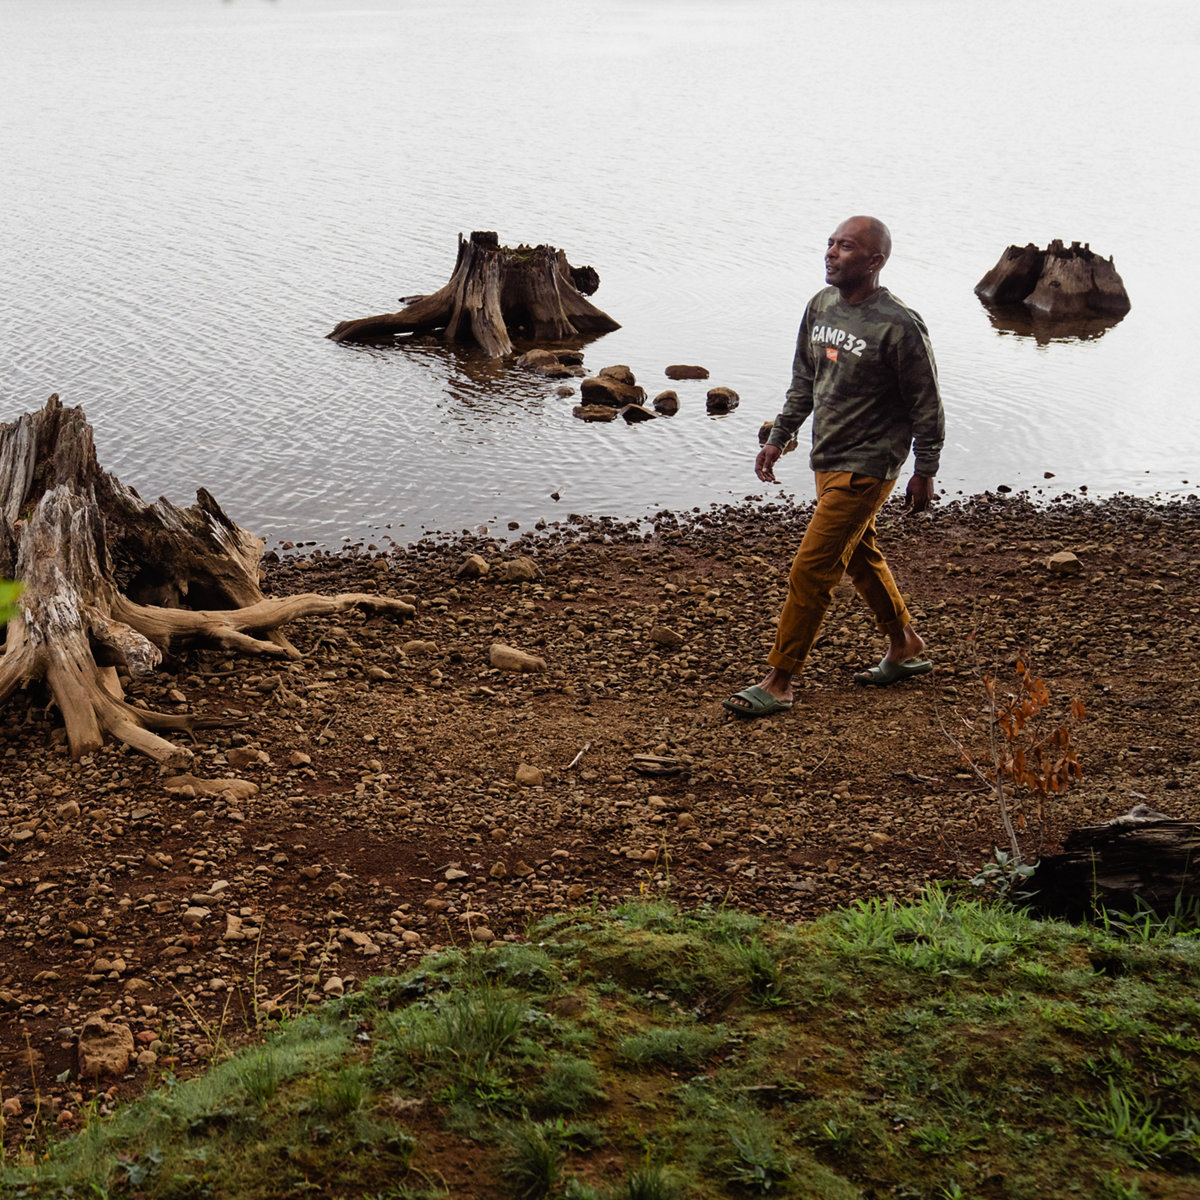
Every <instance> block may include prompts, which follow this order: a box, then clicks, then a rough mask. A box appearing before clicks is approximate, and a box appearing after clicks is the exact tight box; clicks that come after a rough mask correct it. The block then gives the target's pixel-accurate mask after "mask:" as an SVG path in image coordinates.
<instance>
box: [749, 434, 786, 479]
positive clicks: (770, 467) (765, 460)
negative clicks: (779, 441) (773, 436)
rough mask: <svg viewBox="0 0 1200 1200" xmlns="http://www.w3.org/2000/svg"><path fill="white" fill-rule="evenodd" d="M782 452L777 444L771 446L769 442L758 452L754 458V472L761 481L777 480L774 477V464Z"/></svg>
mask: <svg viewBox="0 0 1200 1200" xmlns="http://www.w3.org/2000/svg"><path fill="white" fill-rule="evenodd" d="M782 453H783V451H782V450H781V449H780V448H779V447H778V446H772V445H771V444H770V442H768V443H767V444H766V445H765V446H764V447H763V448H762V449H761V450H760V451H759V452H758V457H757V458H756V459H755V460H754V473H755V475H757V476H758V477H759V479H761V480H762V481H763V483H778V482H779V480H778V479H776V478H775V464H776V463H777V462H778V461H779V456H780V455H781V454H782Z"/></svg>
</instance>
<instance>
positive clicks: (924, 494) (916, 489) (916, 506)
mask: <svg viewBox="0 0 1200 1200" xmlns="http://www.w3.org/2000/svg"><path fill="white" fill-rule="evenodd" d="M760 478H761V476H760ZM932 503H933V477H932V476H930V475H915V474H914V475H913V477H912V478H911V479H910V480H909V481H908V487H907V488H906V489H905V491H904V511H905V512H911V513H919V512H924V511H925V510H926V509H927V508H928V507H929V506H930V505H931V504H932Z"/></svg>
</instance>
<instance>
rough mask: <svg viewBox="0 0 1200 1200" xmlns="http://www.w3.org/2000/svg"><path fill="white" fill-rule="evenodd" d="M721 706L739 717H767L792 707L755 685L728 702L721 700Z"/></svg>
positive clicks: (743, 690)
mask: <svg viewBox="0 0 1200 1200" xmlns="http://www.w3.org/2000/svg"><path fill="white" fill-rule="evenodd" d="M721 704H722V705H723V706H724V707H725V708H727V709H728V710H729V711H730V712H731V713H735V714H736V715H737V716H739V717H769V716H770V715H771V714H772V713H777V712H782V711H783V710H784V709H786V708H791V707H792V701H791V700H782V699H780V698H779V697H778V696H776V695H773V694H772V693H771V692H768V691H767V689H766V688H763V687H759V686H758V685H757V684H751V686H750V687H748V688H742V690H741V691H740V692H737V693H736V694H734V695H732V696H730V697H729V699H728V700H722V701H721Z"/></svg>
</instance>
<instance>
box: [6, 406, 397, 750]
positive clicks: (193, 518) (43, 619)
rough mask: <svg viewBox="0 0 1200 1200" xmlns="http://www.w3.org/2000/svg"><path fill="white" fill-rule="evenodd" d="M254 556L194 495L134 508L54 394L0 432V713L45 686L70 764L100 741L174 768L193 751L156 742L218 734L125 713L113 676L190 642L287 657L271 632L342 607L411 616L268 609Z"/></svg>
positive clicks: (82, 423) (207, 502)
mask: <svg viewBox="0 0 1200 1200" xmlns="http://www.w3.org/2000/svg"><path fill="white" fill-rule="evenodd" d="M262 551H263V542H262V540H261V539H260V538H257V537H254V536H252V535H251V534H249V533H247V532H246V531H245V530H244V529H241V528H239V527H238V526H237V525H236V524H234V522H233V521H231V520H230V519H229V517H228V516H226V514H225V513H224V512H223V511H222V509H221V507H220V505H218V504H217V502H216V501H215V500H214V499H213V498H212V496H210V495H209V494H208V492H206V491H204V490H203V489H201V490H200V491H198V492H197V494H196V503H195V504H194V505H193V506H191V507H190V508H179V507H177V506H176V505H174V504H172V503H170V501H168V500H159V501H157V502H156V503H155V504H146V503H145V502H144V501H143V500H142V499H141V497H140V496H139V495H138V494H137V492H135V491H134V490H133V489H132V488H129V487H126V486H125V485H124V484H122V483H121V481H120V480H118V479H117V478H116V477H115V476H113V475H110V474H108V473H107V472H105V471H103V470H101V468H100V466H99V463H98V462H97V460H96V449H95V445H94V442H93V438H92V430H91V426H90V425H89V424H88V422H87V418H86V417H85V416H84V414H83V410H82V409H80V408H70V409H65V408H63V406H62V405H61V403H60V402H59V399H58V396H57V395H54V396H51V397H50V399H49V400H48V401H47V403H46V406H45V408H43V409H41V411H39V412H35V413H26V414H25V415H24V416H22V417H20V418H19V419H18V420H17V421H15V422H14V423H12V424H10V425H0V576H11V577H13V578H15V579H16V580H17V581H18V582H19V583H21V584H22V585H23V590H22V592H21V595H20V597H19V599H18V602H17V614H16V616H14V617H13V618H12V619H11V620H10V621H9V622H8V625H7V627H6V634H7V636H6V638H5V642H4V648H3V649H4V652H3V656H0V706H2V705H4V704H5V703H6V702H7V701H8V700H10V699H11V697H12V696H13V694H14V693H15V692H16V691H17V690H18V689H20V688H23V687H24V688H29V687H36V686H39V685H41V684H44V685H45V686H46V688H47V689H48V690H49V692H50V696H51V699H52V700H53V701H54V703H55V704H57V706H58V708H59V710H60V712H61V713H62V716H63V722H64V724H65V726H66V734H67V741H68V744H69V746H70V749H71V753H72V754H73V755H74V756H75V757H76V758H78V757H79V756H80V755H83V754H87V753H89V752H90V751H92V750H95V749H98V748H99V747H100V746H101V745H102V744H103V742H104V739H105V737H106V736H107V735H111V736H113V737H116V738H117V739H118V740H120V741H122V742H125V743H126V744H127V745H129V746H132V747H133V748H135V749H137V750H140V751H142V752H143V753H145V754H148V755H150V756H151V757H152V758H154V759H155V760H156V761H158V762H161V763H164V764H167V765H174V766H180V765H183V764H185V763H186V762H188V761H189V760H190V759H191V757H192V754H191V751H190V750H187V749H186V748H184V747H181V746H178V745H175V744H174V743H172V742H170V741H168V740H167V739H166V738H164V737H161V736H159V733H158V732H154V731H156V730H157V731H161V732H172V731H173V732H176V733H185V734H190V733H192V732H194V731H195V730H197V729H201V728H206V727H212V726H214V725H217V724H226V723H227V722H225V721H218V720H210V719H207V718H203V717H195V716H176V715H167V714H164V713H156V712H152V711H149V710H146V709H143V708H140V707H135V706H133V705H131V704H128V703H126V702H125V698H124V686H123V684H122V682H121V677H120V675H119V674H118V668H122V669H123V670H124V671H125V672H126V673H127V674H128V676H130V677H131V678H137V677H138V676H141V675H145V674H147V673H148V672H150V671H152V670H154V668H155V667H156V666H157V665H158V663H159V661H160V660H161V657H162V654H163V652H164V651H165V650H166V649H167V648H168V647H169V646H170V645H171V644H172V642H173V641H176V640H191V639H198V640H203V641H208V642H210V643H214V644H216V645H220V646H225V647H227V648H229V649H231V650H236V651H240V652H243V653H249V654H261V655H269V656H274V657H281V656H286V657H289V658H298V657H299V651H297V650H296V649H295V647H294V646H292V645H291V643H290V642H288V640H287V639H286V638H285V637H284V636H283V635H282V634H281V633H279V632H278V629H279V627H280V626H281V625H284V624H286V623H287V622H288V621H291V620H294V619H295V618H296V617H302V616H310V615H319V614H325V613H333V612H340V611H342V610H344V609H346V608H351V607H369V608H373V609H377V610H381V611H386V612H390V613H391V614H392V615H394V616H397V617H401V618H403V617H410V616H412V615H413V612H414V610H413V609H412V607H411V606H410V605H407V604H404V603H402V602H401V601H399V600H393V599H388V598H384V597H380V596H371V595H358V594H353V593H351V594H344V595H340V596H319V595H312V594H309V595H303V596H291V597H287V598H285V599H280V600H271V599H267V598H266V597H265V596H264V595H263V593H262V591H261V590H260V588H259V586H258V578H259V577H258V567H259V562H260V560H261V558H262Z"/></svg>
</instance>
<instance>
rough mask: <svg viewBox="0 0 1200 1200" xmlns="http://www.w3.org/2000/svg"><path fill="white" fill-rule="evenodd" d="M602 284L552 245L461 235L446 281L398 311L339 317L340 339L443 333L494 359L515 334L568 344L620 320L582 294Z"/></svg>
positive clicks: (592, 272)
mask: <svg viewBox="0 0 1200 1200" xmlns="http://www.w3.org/2000/svg"><path fill="white" fill-rule="evenodd" d="M599 284H600V277H599V276H598V275H597V274H596V272H595V270H593V268H591V267H572V266H571V264H570V263H568V262H567V256H566V254H565V253H564V252H563V251H562V250H556V249H555V248H554V247H553V246H534V247H530V246H517V247H516V248H515V249H513V248H510V247H507V246H501V245H500V242H499V239H498V237H497V236H496V234H494V233H485V232H480V231H476V232H475V233H472V234H471V236H470V238H469V239H464V238H463V236H462V235H461V234H459V238H458V260H457V262H456V263H455V265H454V272H453V274H452V275H451V276H450V280H449V282H448V283H447V284H446V285H445V286H444V287H442V288H440V289H439V290H438V291H436V292H434V293H433V294H432V295H431V296H422V297H420V298H418V299H416V300H415V301H414V302H413V303H411V304H409V305H407V307H405V308H403V309H401V310H400V311H399V312H396V313H383V314H382V315H380V316H377V317H361V318H359V319H358V320H355V321H342V322H341V323H340V324H339V325H337V326H336V327H335V328H334V330H333V331H332V332H331V333H329V334H328V335H327V336H328V337H330V338H332V339H333V340H334V341H335V342H379V341H385V340H387V339H389V338H391V337H393V336H394V335H396V334H399V333H435V332H440V334H441V336H442V338H443V339H444V340H445V341H447V342H468V343H471V342H473V343H475V344H477V345H479V346H480V347H482V349H483V351H484V353H485V354H487V355H488V356H489V357H491V358H503V357H504V356H505V355H508V354H512V353H513V343H512V338H513V336H514V335H516V336H519V337H522V338H524V339H526V340H528V341H532V342H539V343H540V342H561V341H568V340H571V339H573V338H576V337H579V336H581V335H584V336H586V335H591V334H601V333H609V332H611V331H612V330H614V329H620V325H618V324H617V322H616V321H614V320H613V319H612V317H610V316H609V315H608V314H607V313H605V312H601V311H600V309H598V308H596V307H595V305H593V304H592V303H590V302H589V301H588V300H587V299H585V296H589V295H591V294H592V293H593V292H594V291H595V290H596V288H597V287H598V286H599Z"/></svg>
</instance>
